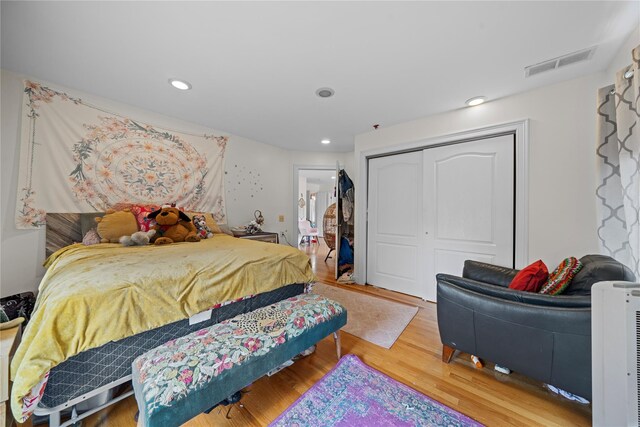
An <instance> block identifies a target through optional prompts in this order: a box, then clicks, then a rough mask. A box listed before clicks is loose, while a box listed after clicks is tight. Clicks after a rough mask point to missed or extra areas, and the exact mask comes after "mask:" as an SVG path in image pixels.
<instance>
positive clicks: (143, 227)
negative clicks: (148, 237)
mask: <svg viewBox="0 0 640 427" xmlns="http://www.w3.org/2000/svg"><path fill="white" fill-rule="evenodd" d="M158 209H160V206H158V205H133V206H131V212H132V213H133V215H134V216H135V217H136V222H137V223H138V230H140V231H149V230H151V229H152V228H153V226H154V225H156V220H155V219H151V218H147V215H148V214H150V213H151V212H153V211H155V210H158Z"/></svg>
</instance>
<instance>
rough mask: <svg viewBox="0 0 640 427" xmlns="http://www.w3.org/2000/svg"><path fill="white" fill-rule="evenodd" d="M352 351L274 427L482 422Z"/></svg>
mask: <svg viewBox="0 0 640 427" xmlns="http://www.w3.org/2000/svg"><path fill="white" fill-rule="evenodd" d="M481 425H482V424H479V423H478V422H476V421H474V420H472V419H471V418H469V417H467V416H465V415H462V414H461V413H459V412H456V411H454V410H453V409H451V408H449V407H448V406H445V405H443V404H441V403H438V402H436V401H435V400H433V399H430V398H429V397H427V396H425V395H424V394H422V393H419V392H417V391H415V390H414V389H412V388H410V387H407V386H406V385H404V384H402V383H399V382H398V381H396V380H394V379H392V378H389V377H388V376H386V375H384V374H383V373H381V372H378V371H376V370H375V369H373V368H372V367H370V366H367V365H365V364H364V363H363V362H362V361H361V360H360V359H358V357H356V356H354V355H352V354H349V355H346V356H344V357H343V358H342V359H340V361H339V362H338V364H337V365H336V366H335V368H333V369H332V370H331V371H330V372H329V373H328V374H327V375H325V376H324V377H323V378H322V379H321V380H320V381H318V382H317V383H316V384H315V385H314V386H313V387H311V388H310V389H309V390H307V392H306V393H304V394H303V395H302V396H300V398H299V399H298V400H297V401H296V402H295V403H294V404H293V405H291V406H290V407H289V408H288V409H287V410H286V411H284V412H283V413H282V414H281V415H280V416H279V417H278V418H277V419H276V420H275V421H274V422H273V423H271V424H270V426H274V427H275V426H287V427H291V426H296V427H303V426H310V427H311V426H313V427H319V426H326V427H333V426H344V427H347V426H349V427H351V426H370V427H375V426H451V427H454V426H481Z"/></svg>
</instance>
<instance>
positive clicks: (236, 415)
mask: <svg viewBox="0 0 640 427" xmlns="http://www.w3.org/2000/svg"><path fill="white" fill-rule="evenodd" d="M302 250H303V251H305V252H306V253H307V254H308V255H309V256H310V258H311V262H312V265H313V268H314V271H315V272H316V275H317V277H318V280H319V281H321V282H323V283H326V284H329V285H333V286H339V287H341V288H344V289H349V290H352V291H354V292H362V293H367V294H369V295H374V296H376V297H380V298H385V299H389V300H394V301H397V302H400V303H403V304H408V305H413V306H418V307H419V310H418V314H417V315H416V316H415V317H414V319H413V320H412V321H411V323H410V324H409V326H408V327H407V328H406V329H405V331H404V332H403V333H402V335H401V336H400V338H399V339H398V341H396V343H395V344H394V345H393V346H392V347H391V349H389V350H387V349H384V348H382V347H378V346H376V345H374V344H372V343H369V342H367V341H364V340H362V339H359V338H357V337H355V336H353V335H350V334H348V333H343V334H342V354H349V353H351V354H355V355H357V356H358V357H359V358H360V359H362V360H363V361H364V362H365V363H367V364H368V365H370V366H372V367H374V368H375V369H378V370H379V371H381V372H383V373H385V374H387V375H389V376H391V377H393V378H395V379H396V380H398V381H401V382H403V383H405V384H407V385H409V386H411V387H413V388H415V389H416V390H418V391H420V392H422V393H424V394H426V395H428V396H430V397H431V398H433V399H435V400H437V401H439V402H442V403H444V404H445V405H448V406H450V407H452V408H453V409H455V410H457V411H459V412H462V413H464V414H466V415H467V416H469V417H471V418H474V419H475V420H477V421H479V422H481V423H483V424H486V425H496V426H498V425H517V426H522V425H528V426H529V425H532V426H533V425H544V426H552V425H562V426H567V425H584V426H586V425H590V424H591V409H590V406H586V405H580V404H578V403H574V402H571V401H569V400H566V399H564V398H561V397H558V396H556V395H553V394H552V393H551V392H549V391H547V390H546V389H544V388H543V387H542V384H541V383H538V382H535V381H532V380H529V379H527V378H525V377H523V376H521V375H518V374H516V373H512V374H511V375H503V374H500V373H497V372H495V371H494V370H493V366H492V365H491V364H487V366H486V367H485V368H484V369H477V368H475V367H474V365H473V364H472V363H471V361H470V359H469V355H467V354H459V353H456V355H455V356H454V359H453V361H452V362H451V363H450V364H445V363H443V362H442V361H441V351H442V345H441V343H440V338H439V335H438V325H437V322H436V306H435V304H432V303H429V302H424V301H422V300H420V299H418V298H414V297H410V296H407V295H403V294H399V293H396V292H391V291H387V290H384V289H379V288H376V287H373V286H359V285H342V284H337V283H336V282H335V280H334V279H333V269H334V264H333V263H334V262H335V256H334V257H332V258H329V259H328V260H327V262H326V263H325V262H324V258H325V255H326V251H327V248H326V246H325V245H324V243H323V242H322V243H321V245H311V246H303V247H302ZM335 363H336V355H335V351H334V344H333V338H332V337H328V338H325V339H324V340H323V341H321V342H320V343H319V344H318V348H317V350H316V352H315V353H314V354H312V355H311V356H309V357H306V358H304V359H302V360H299V361H298V362H296V363H295V364H294V365H293V366H291V367H289V368H286V369H284V370H282V371H280V372H279V373H277V374H275V375H274V376H272V377H265V378H262V379H260V380H258V381H257V382H255V383H254V384H253V385H251V386H250V387H249V388H248V389H249V390H250V392H249V393H248V394H246V395H245V396H244V397H243V407H239V406H238V405H235V406H234V408H233V409H232V411H231V419H227V418H225V415H226V411H227V408H223V409H222V410H218V409H215V410H214V411H212V412H211V413H210V414H201V415H199V416H198V417H196V418H194V419H193V420H191V421H190V422H188V423H187V424H185V425H187V426H191V427H196V426H214V425H215V426H263V425H267V424H268V423H269V422H271V421H272V420H273V419H275V418H276V417H277V416H278V415H279V414H280V413H281V412H283V411H284V410H285V409H286V408H287V407H288V406H289V405H291V404H292V403H293V402H294V401H295V400H296V399H297V398H298V397H300V395H301V394H302V393H304V392H305V391H306V390H307V389H308V388H310V387H311V386H312V385H313V384H314V383H315V382H316V381H318V380H319V379H320V378H322V376H323V375H324V374H325V373H327V372H328V371H329V370H330V369H331V368H332V367H333V366H334V365H335ZM136 410H137V406H136V402H135V400H134V398H133V397H130V398H128V399H125V400H123V401H122V402H119V403H118V404H116V405H113V406H112V407H110V408H108V409H106V410H104V411H101V412H99V413H97V414H95V415H93V416H91V417H89V418H88V419H87V420H85V421H84V422H83V425H84V426H85V427H98V426H123V427H124V426H134V425H135V422H134V420H133V417H134V414H135V413H136Z"/></svg>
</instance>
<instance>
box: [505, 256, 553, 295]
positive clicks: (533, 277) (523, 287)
mask: <svg viewBox="0 0 640 427" xmlns="http://www.w3.org/2000/svg"><path fill="white" fill-rule="evenodd" d="M548 278H549V270H548V269H547V266H546V265H545V264H544V262H542V260H540V259H539V260H538V261H536V262H534V263H533V264H530V265H528V266H526V267H525V268H523V269H522V270H520V271H519V272H518V274H516V277H514V278H513V280H512V281H511V283H510V284H509V289H517V290H519V291H527V292H538V291H539V290H540V288H541V287H542V285H544V284H545V282H546V281H547V279H548Z"/></svg>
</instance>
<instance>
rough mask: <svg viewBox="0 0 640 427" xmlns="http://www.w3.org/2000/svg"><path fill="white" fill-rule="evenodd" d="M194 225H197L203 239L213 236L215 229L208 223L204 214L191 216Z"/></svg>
mask: <svg viewBox="0 0 640 427" xmlns="http://www.w3.org/2000/svg"><path fill="white" fill-rule="evenodd" d="M191 221H193V225H195V226H196V230H197V234H198V236H200V238H201V239H210V238H212V237H213V231H211V229H210V228H209V226H208V225H207V220H206V218H205V217H204V215H194V216H193V217H192V218H191Z"/></svg>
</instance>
